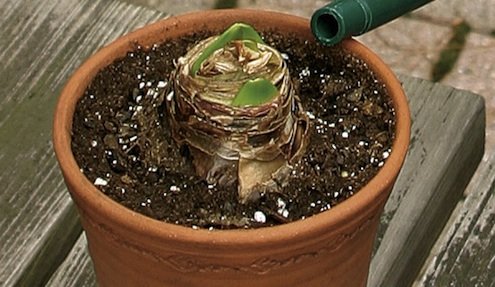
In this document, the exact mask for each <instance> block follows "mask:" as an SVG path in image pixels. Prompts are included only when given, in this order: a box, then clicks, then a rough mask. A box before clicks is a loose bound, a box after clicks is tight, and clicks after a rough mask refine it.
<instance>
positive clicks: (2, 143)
mask: <svg viewBox="0 0 495 287" xmlns="http://www.w3.org/2000/svg"><path fill="white" fill-rule="evenodd" d="M0 7H1V9H0V27H1V28H0V63H1V65H0V187H1V189H0V266H1V268H0V286H44V285H47V286H95V277H94V274H93V270H92V265H91V261H90V258H89V256H88V254H87V250H86V241H85V237H84V233H82V229H81V226H80V224H79V221H78V217H77V213H76V212H75V208H74V206H73V204H72V201H71V199H70V197H69V194H68V192H67V191H66V188H65V185H64V183H63V180H62V177H61V175H60V172H59V170H58V167H57V163H56V160H55V158H54V154H53V150H52V146H51V140H50V136H51V122H52V115H53V109H54V105H55V102H56V99H57V97H58V94H59V92H60V90H61V88H62V86H63V84H64V83H65V81H66V80H67V78H68V77H69V75H70V74H71V73H72V72H73V71H74V70H75V68H76V67H77V66H78V65H79V64H80V63H82V61H84V59H85V58H87V57H88V56H89V55H90V54H91V53H93V52H94V51H96V50H97V49H98V48H99V47H101V46H103V45H104V44H105V43H108V42H110V41H111V40H113V39H115V38H116V37H118V36H120V35H122V34H124V33H125V32H127V31H130V30H133V29H135V28H137V27H140V26H142V25H144V24H145V23H148V22H153V21H156V20H157V19H161V18H164V17H166V15H165V14H162V13H160V12H156V11H151V10H148V9H145V8H139V7H136V6H131V5H128V4H124V3H121V2H118V1H116V0H99V1H92V0H44V1H42V3H39V2H38V1H29V0H0ZM400 78H401V80H402V81H403V84H404V88H405V90H406V93H407V95H408V98H409V101H410V105H411V111H412V118H413V127H412V133H413V134H412V139H411V149H410V152H409V155H408V158H407V160H406V164H405V166H404V169H403V171H402V172H401V175H400V177H399V180H398V182H397V184H396V186H395V188H394V191H393V193H392V195H391V197H390V200H389V201H388V202H387V205H386V207H385V213H384V214H383V216H382V222H381V226H380V232H379V236H378V238H377V241H376V244H375V253H374V258H373V261H372V266H371V272H370V279H369V286H410V285H411V284H413V285H414V286H475V285H478V286H494V284H495V283H494V282H495V275H494V274H495V272H494V271H495V227H494V222H495V196H494V184H495V173H494V172H493V165H494V164H495V156H489V155H487V156H485V157H484V158H483V160H482V161H481V165H480V166H479V168H478V170H477V167H478V164H479V163H480V160H481V158H482V156H483V150H484V149H483V146H484V131H485V114H484V113H485V112H484V111H485V109H484V103H483V100H482V99H481V98H480V97H479V96H477V95H475V94H472V93H469V92H466V91H460V90H455V89H453V88H450V87H447V86H442V85H438V84H433V83H430V82H427V81H424V80H420V79H415V78H411V77H408V76H401V77H400ZM476 170H477V173H476V175H475V176H474V178H473V179H472V180H471V178H472V176H473V174H474V173H475V171H476ZM470 181H471V183H470V184H469V186H468V183H469V182H470ZM466 186H468V188H467V189H466ZM449 284H452V285H449Z"/></svg>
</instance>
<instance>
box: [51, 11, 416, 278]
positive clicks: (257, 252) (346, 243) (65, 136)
mask: <svg viewBox="0 0 495 287" xmlns="http://www.w3.org/2000/svg"><path fill="white" fill-rule="evenodd" d="M239 21H242V22H245V23H250V24H251V25H253V26H254V27H255V28H256V29H258V30H261V31H263V30H272V29H275V30H277V31H279V32H282V33H295V34H296V35H297V36H298V37H301V38H303V39H307V40H309V41H313V37H312V35H311V32H310V28H309V21H308V20H307V19H303V18H299V17H295V16H290V15H285V14H279V13H274V12H263V11H253V10H251V11H250V10H219V11H205V12H199V13H193V14H188V15H183V16H178V17H171V18H169V19H166V20H163V21H160V22H158V23H155V24H152V25H149V26H146V27H144V28H142V29H140V30H138V31H136V32H133V33H131V34H129V35H126V36H124V37H122V38H120V39H118V40H117V41H115V42H113V43H112V44H110V45H109V46H107V47H105V48H103V49H101V50H100V51H98V52H97V53H96V54H95V55H94V56H92V57H91V58H89V59H88V60H87V61H86V62H85V63H84V64H83V65H82V66H81V67H80V68H79V69H78V70H77V71H76V72H75V73H74V75H73V76H72V78H71V79H70V80H69V82H68V83H67V85H66V87H65V88H64V90H63V91H62V94H61V96H60V100H59V102H58V106H57V108H56V114H55V122H54V132H53V140H54V146H55V152H56V155H57V159H58V161H59V164H60V167H61V169H62V172H63V176H64V179H65V182H66V184H67V186H68V188H69V191H70V193H71V196H72V198H73V200H74V201H75V203H76V205H77V207H78V210H79V213H80V215H81V221H82V224H83V227H84V229H85V231H86V236H87V238H88V242H89V251H90V254H91V257H92V259H93V263H94V266H95V271H96V276H97V280H98V283H99V284H100V286H201V287H206V286H257V287H261V286H270V287H274V286H283V287H287V286H365V285H366V281H367V276H368V268H369V263H370V258H371V249H372V245H373V240H374V238H375V233H376V229H377V226H378V222H379V217H380V213H381V212H382V210H383V206H384V204H385V201H386V200H387V197H388V195H389V193H390V191H391V188H392V185H393V183H394V182H395V179H396V177H397V174H398V173H399V170H400V168H401V165H402V163H403V161H404V158H405V155H406V151H407V147H408V144H409V134H410V117H409V110H408V106H407V102H406V98H405V95H404V92H403V90H402V88H401V85H400V83H399V81H398V80H397V79H396V77H395V76H394V75H393V73H392V72H391V71H390V69H389V68H388V67H387V66H386V65H385V64H384V63H383V62H382V61H381V60H380V59H379V58H378V57H377V56H376V55H375V54H374V53H373V52H371V51H370V50H368V49H367V48H366V47H364V46H363V45H361V44H359V43H358V42H356V41H354V40H346V41H345V42H344V43H343V44H342V47H343V48H344V49H346V50H348V51H349V52H350V53H353V54H355V55H356V56H357V57H359V58H362V59H363V60H364V61H365V62H366V63H367V64H368V65H369V67H370V68H371V69H372V70H374V71H375V73H376V75H377V77H378V78H379V79H381V80H382V81H383V82H384V83H385V85H386V88H387V90H388V92H389V94H390V95H391V96H392V98H393V103H394V107H395V110H396V116H397V119H396V120H397V130H396V135H395V140H394V143H393V151H392V153H391V155H390V157H389V158H388V160H387V161H386V163H385V165H384V166H383V167H382V169H381V170H380V171H379V172H378V174H377V175H376V176H375V177H374V178H373V179H372V180H371V181H370V182H369V183H368V184H367V185H366V186H365V187H364V188H363V189H362V190H361V191H359V192H358V193H356V194H355V195H354V196H352V197H351V198H350V199H348V200H346V201H344V202H343V203H341V204H340V205H338V206H336V207H335V208H332V209H330V210H328V211H325V212H323V213H320V214H318V215H316V216H313V217H310V218H307V219H305V220H303V221H298V222H293V223H289V224H285V225H280V226H276V227H269V228H261V229H254V230H228V231H207V230H193V229H191V228H186V227H182V226H177V225H173V224H168V223H164V222H161V221H157V220H154V219H151V218H148V217H145V216H144V215H141V214H138V213H136V212H133V211H131V210H129V209H127V208H125V207H123V206H121V205H119V204H118V203H116V202H115V201H113V200H111V199H110V198H108V197H106V196H105V195H104V194H103V193H101V192H100V191H98V190H97V189H96V188H95V187H94V186H93V184H92V183H91V182H90V181H89V180H88V179H87V178H86V177H85V176H84V175H83V174H82V173H81V172H80V170H79V167H78V165H77V163H76V161H75V159H74V155H73V154H72V151H71V144H70V143H71V126H72V117H73V113H74V110H75V106H76V103H77V101H78V99H79V98H80V97H81V96H82V95H83V92H84V90H85V89H86V87H87V86H88V84H89V82H90V81H91V79H92V78H93V77H94V76H95V74H96V73H97V72H98V71H99V70H100V69H101V68H103V67H105V66H107V65H108V64H110V63H111V62H112V61H114V59H116V58H119V57H123V56H125V54H126V53H127V52H128V51H130V50H131V49H133V47H135V46H134V43H135V42H138V43H140V44H141V45H143V46H151V45H152V44H153V43H159V42H162V41H164V40H167V39H171V38H176V37H181V35H184V34H188V33H191V32H193V31H195V30H196V29H212V30H215V31H219V32H220V31H222V30H224V29H225V28H226V27H227V26H229V25H230V24H232V23H234V22H239Z"/></svg>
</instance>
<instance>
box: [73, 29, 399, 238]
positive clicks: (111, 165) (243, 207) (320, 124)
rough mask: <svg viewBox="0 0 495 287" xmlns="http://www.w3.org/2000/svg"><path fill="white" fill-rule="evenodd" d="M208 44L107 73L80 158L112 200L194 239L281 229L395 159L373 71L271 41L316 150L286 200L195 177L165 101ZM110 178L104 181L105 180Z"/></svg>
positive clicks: (326, 52)
mask: <svg viewBox="0 0 495 287" xmlns="http://www.w3.org/2000/svg"><path fill="white" fill-rule="evenodd" d="M207 36H209V35H207V34H194V35H189V36H187V37H182V38H181V39H178V40H175V41H171V42H165V43H161V44H159V45H153V46H152V47H151V48H148V49H146V48H143V47H139V46H138V45H136V47H135V49H134V51H132V52H129V53H128V54H127V56H126V57H124V58H122V59H119V60H117V61H115V62H114V63H113V64H111V65H109V66H108V67H106V68H104V69H102V70H101V71H100V72H99V73H98V74H97V75H96V77H95V78H94V79H93V81H92V83H91V84H90V85H89V86H88V87H87V90H86V92H85V94H84V96H83V97H82V98H81V100H80V101H79V103H78V105H77V107H76V112H75V115H74V122H73V130H72V132H73V134H72V149H73V152H74V155H75V157H76V160H77V162H78V164H79V166H80V167H81V170H82V172H83V173H84V174H85V175H86V176H87V177H88V178H89V179H90V180H91V181H92V182H93V183H94V185H95V186H96V187H97V188H98V189H100V190H101V191H102V192H103V193H105V194H106V195H108V196H109V197H111V198H112V199H114V200H116V201H118V202H120V203H121V204H122V205H124V206H126V207H128V208H130V209H132V210H135V211H137V212H140V213H142V214H144V215H147V216H150V217H152V218H156V219H158V220H163V221H166V222H171V223H175V224H180V225H185V226H189V227H191V228H194V229H199V228H202V229H231V228H257V227H264V226H273V225H277V224H282V223H286V222H291V221H295V220H301V219H305V218H307V217H310V216H312V215H314V214H317V213H319V212H322V211H325V210H328V209H331V208H332V207H333V206H335V205H336V204H338V203H340V202H342V201H343V200H345V199H347V198H349V197H350V196H352V195H353V194H354V193H355V192H357V191H358V190H359V189H360V188H361V187H362V186H363V185H364V184H366V182H368V181H369V180H370V179H371V178H372V177H373V176H374V175H375V174H376V173H377V172H378V170H379V168H380V167H381V166H383V164H384V162H385V160H386V159H387V158H388V157H389V156H390V153H391V152H392V150H391V146H392V142H393V134H394V129H395V122H394V110H393V108H392V106H391V102H390V99H389V98H388V96H387V94H386V91H385V88H384V86H383V84H381V83H380V82H379V81H378V80H377V79H376V78H375V76H374V75H373V73H372V72H370V70H369V69H368V67H367V66H366V64H365V63H363V62H362V61H361V60H359V59H357V58H355V57H353V56H352V55H350V54H348V53H346V52H345V51H342V50H341V49H340V48H338V47H337V48H325V47H322V46H319V45H317V44H315V43H310V42H307V41H301V40H298V39H296V38H295V37H292V36H291V37H286V38H282V36H281V35H279V34H277V33H275V32H269V33H264V34H263V37H264V40H265V42H267V43H269V44H270V45H273V46H275V47H276V48H277V49H279V50H280V51H281V52H282V53H283V57H284V59H286V61H287V63H288V66H289V69H290V71H291V75H292V77H293V81H294V83H295V86H296V88H297V90H298V92H299V95H300V98H301V101H302V105H303V107H304V110H305V111H306V114H307V115H308V117H309V119H310V144H309V146H308V149H307V151H306V153H305V155H304V157H303V158H302V159H301V160H300V161H299V162H297V163H295V164H293V169H292V172H291V174H290V177H289V179H288V180H287V184H286V185H285V187H284V191H283V193H282V194H278V193H268V194H262V196H261V198H260V199H259V200H258V201H256V202H251V203H248V204H240V203H239V202H238V199H237V189H236V188H235V187H232V188H220V187H218V186H216V185H208V184H207V183H206V182H205V181H204V180H202V179H201V178H199V177H198V176H196V175H195V173H194V169H193V168H192V165H191V160H190V157H189V156H190V154H189V151H188V149H187V147H181V146H178V145H177V144H176V143H175V142H174V141H173V140H172V138H171V136H170V130H169V125H168V118H167V114H166V113H165V111H166V108H165V106H166V105H167V104H168V101H170V99H171V97H173V96H174V94H173V93H170V94H167V95H165V93H164V91H165V89H166V88H167V86H168V78H169V75H170V72H171V71H172V70H173V69H174V61H176V59H177V58H179V57H180V56H182V55H184V54H185V52H186V51H187V50H188V49H189V48H191V47H192V46H193V45H194V44H195V43H196V42H197V41H199V40H201V39H204V38H205V37H207ZM102 175H103V176H102Z"/></svg>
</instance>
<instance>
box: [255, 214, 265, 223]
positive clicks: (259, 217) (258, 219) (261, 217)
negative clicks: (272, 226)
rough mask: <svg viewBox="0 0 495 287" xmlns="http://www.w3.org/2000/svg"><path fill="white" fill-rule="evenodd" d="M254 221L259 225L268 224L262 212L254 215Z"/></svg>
mask: <svg viewBox="0 0 495 287" xmlns="http://www.w3.org/2000/svg"><path fill="white" fill-rule="evenodd" d="M254 220H255V221H256V222H259V223H265V222H266V215H265V214H264V213H263V212H261V211H256V212H255V213H254Z"/></svg>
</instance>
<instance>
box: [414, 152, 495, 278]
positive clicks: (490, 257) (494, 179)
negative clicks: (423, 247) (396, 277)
mask: <svg viewBox="0 0 495 287" xmlns="http://www.w3.org/2000/svg"><path fill="white" fill-rule="evenodd" d="M464 195H465V198H464V199H463V201H461V202H459V204H458V205H457V207H456V209H455V210H454V212H453V213H452V215H451V216H450V219H449V223H448V225H446V227H445V229H444V231H443V232H442V234H441V236H440V237H439V239H438V241H437V242H436V243H435V246H434V248H433V249H432V252H431V254H430V257H429V258H428V260H427V262H426V264H425V265H424V268H423V270H422V272H421V276H419V277H418V279H417V280H416V282H415V283H414V285H413V286H415V287H419V286H487V287H489V286H492V287H493V286H495V240H494V238H495V154H492V155H491V156H489V155H486V156H485V157H484V158H483V160H482V162H481V164H480V166H479V168H478V171H477V172H476V175H475V176H474V177H473V180H472V181H471V183H470V184H469V186H468V188H467V189H466V192H465V194H464Z"/></svg>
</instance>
